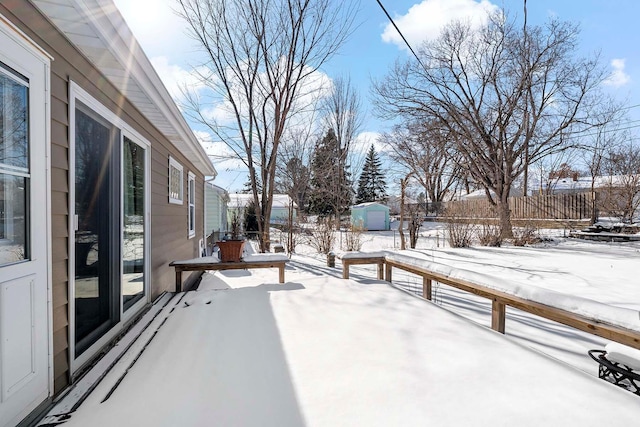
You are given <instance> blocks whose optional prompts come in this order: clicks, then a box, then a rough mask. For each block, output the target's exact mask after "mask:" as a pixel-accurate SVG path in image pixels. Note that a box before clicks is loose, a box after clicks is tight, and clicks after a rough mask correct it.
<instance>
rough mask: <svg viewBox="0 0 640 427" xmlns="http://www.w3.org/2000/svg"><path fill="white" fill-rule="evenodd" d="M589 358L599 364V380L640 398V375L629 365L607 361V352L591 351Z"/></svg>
mask: <svg viewBox="0 0 640 427" xmlns="http://www.w3.org/2000/svg"><path fill="white" fill-rule="evenodd" d="M589 356H591V358H592V359H593V360H595V361H596V362H598V364H599V367H598V377H599V378H602V379H603V380H605V381H608V382H610V383H612V384H615V385H617V386H618V387H622V388H624V389H627V390H629V391H630V392H631V393H633V394H636V395H638V396H640V373H638V372H636V371H634V370H633V369H631V368H629V367H628V366H627V365H623V364H622V363H618V362H614V361H611V360H609V359H607V352H606V351H605V350H589Z"/></svg>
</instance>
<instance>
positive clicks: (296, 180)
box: [276, 127, 315, 211]
mask: <svg viewBox="0 0 640 427" xmlns="http://www.w3.org/2000/svg"><path fill="white" fill-rule="evenodd" d="M314 138H315V137H314V136H313V135H312V134H311V131H310V129H309V128H308V127H307V128H296V129H293V130H292V131H291V132H289V133H288V134H287V137H286V138H285V139H283V141H282V143H281V147H280V151H279V153H278V157H279V161H278V165H277V177H276V186H277V191H278V192H282V193H285V194H288V195H289V197H291V199H292V200H293V201H294V202H295V204H296V205H297V206H298V209H299V210H300V211H302V210H304V209H305V206H306V200H307V195H308V193H309V189H310V179H311V170H310V161H311V152H312V150H313V139H314Z"/></svg>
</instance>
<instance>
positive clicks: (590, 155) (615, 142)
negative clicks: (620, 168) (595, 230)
mask: <svg viewBox="0 0 640 427" xmlns="http://www.w3.org/2000/svg"><path fill="white" fill-rule="evenodd" d="M622 111H623V109H620V108H618V107H616V108H605V109H604V111H603V112H602V113H601V114H602V115H603V117H602V118H601V120H600V121H601V122H602V123H603V124H602V125H601V126H598V127H596V128H595V129H594V130H593V132H592V134H591V135H589V136H587V137H586V138H584V142H583V144H582V146H581V147H580V148H581V153H582V159H583V161H584V164H585V165H586V168H587V171H588V172H589V176H590V178H591V194H593V195H594V196H595V195H596V180H597V179H598V177H599V176H601V175H602V174H603V167H604V165H605V161H606V157H607V152H609V151H615V150H617V148H618V147H619V146H620V144H622V142H623V141H624V139H625V138H626V133H625V132H624V131H619V130H618V129H619V126H620V119H621V115H620V113H621V112H622ZM596 204H597V198H596V197H593V206H592V209H591V223H592V224H593V223H595V222H596V220H597V217H596V216H597V212H598V210H597V209H596V207H597V206H596Z"/></svg>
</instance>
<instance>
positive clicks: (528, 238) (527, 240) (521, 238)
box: [513, 225, 542, 246]
mask: <svg viewBox="0 0 640 427" xmlns="http://www.w3.org/2000/svg"><path fill="white" fill-rule="evenodd" d="M541 241H542V239H541V238H540V235H539V234H538V230H537V229H536V228H535V227H533V226H531V225H527V226H525V227H522V228H516V229H514V230H513V245H514V246H525V245H533V244H536V243H540V242H541Z"/></svg>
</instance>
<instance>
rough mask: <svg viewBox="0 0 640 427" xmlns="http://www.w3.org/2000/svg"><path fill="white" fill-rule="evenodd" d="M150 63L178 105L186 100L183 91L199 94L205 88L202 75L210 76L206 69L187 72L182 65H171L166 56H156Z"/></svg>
mask: <svg viewBox="0 0 640 427" xmlns="http://www.w3.org/2000/svg"><path fill="white" fill-rule="evenodd" d="M150 61H151V64H152V65H153V68H155V70H156V72H157V73H158V75H159V76H160V79H161V80H162V83H164V85H165V86H166V88H167V90H168V91H169V94H170V95H171V96H172V97H173V99H174V100H176V101H177V102H178V104H179V103H180V101H181V100H183V99H184V94H183V89H187V90H189V91H192V92H194V93H197V92H199V91H200V90H202V89H204V88H205V85H204V84H203V82H202V77H201V76H200V74H203V75H209V74H210V73H209V72H208V71H207V69H206V68H204V67H201V68H196V69H191V70H187V69H185V68H182V67H181V66H180V65H176V64H171V63H170V62H169V58H167V57H166V56H156V57H154V58H151V59H150Z"/></svg>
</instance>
